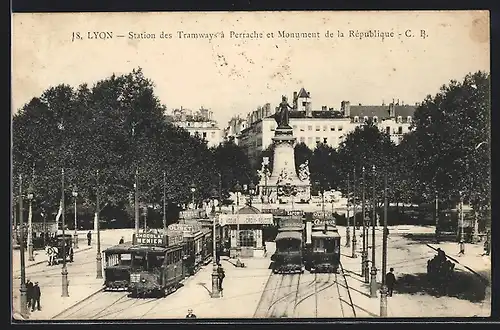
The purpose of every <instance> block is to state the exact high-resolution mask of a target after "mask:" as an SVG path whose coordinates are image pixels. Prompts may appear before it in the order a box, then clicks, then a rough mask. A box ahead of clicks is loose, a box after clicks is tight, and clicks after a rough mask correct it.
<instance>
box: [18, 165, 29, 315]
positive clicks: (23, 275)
mask: <svg viewBox="0 0 500 330" xmlns="http://www.w3.org/2000/svg"><path fill="white" fill-rule="evenodd" d="M23 227H24V226H23V177H22V175H21V174H19V230H20V232H21V240H20V242H19V255H20V256H21V288H20V290H19V291H20V293H21V299H20V303H21V315H22V316H24V317H27V316H28V301H27V296H26V293H27V292H26V291H27V288H26V267H25V264H24V229H23ZM16 239H17V235H16Z"/></svg>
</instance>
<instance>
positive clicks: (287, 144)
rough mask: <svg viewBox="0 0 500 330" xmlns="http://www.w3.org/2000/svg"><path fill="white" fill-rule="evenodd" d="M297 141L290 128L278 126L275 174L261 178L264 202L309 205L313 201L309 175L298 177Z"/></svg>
mask: <svg viewBox="0 0 500 330" xmlns="http://www.w3.org/2000/svg"><path fill="white" fill-rule="evenodd" d="M295 141H296V138H295V137H294V136H293V129H292V128H291V127H290V126H288V125H286V126H278V128H277V129H276V131H275V133H274V137H273V144H274V164H273V165H274V166H273V172H272V174H271V175H270V176H269V177H267V178H266V177H263V178H261V180H260V183H259V192H260V195H261V199H262V201H263V202H269V203H286V204H290V203H300V202H302V203H307V202H309V200H310V199H311V183H310V181H309V176H308V174H307V177H305V178H303V179H302V180H301V179H300V178H299V177H298V176H297V171H296V168H295V152H294V144H295ZM263 172H265V171H263ZM265 199H266V200H265Z"/></svg>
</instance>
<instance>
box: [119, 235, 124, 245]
mask: <svg viewBox="0 0 500 330" xmlns="http://www.w3.org/2000/svg"><path fill="white" fill-rule="evenodd" d="M123 243H125V239H123V236H122V238H120V241H119V242H118V244H123Z"/></svg>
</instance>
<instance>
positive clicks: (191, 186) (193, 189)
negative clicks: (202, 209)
mask: <svg viewBox="0 0 500 330" xmlns="http://www.w3.org/2000/svg"><path fill="white" fill-rule="evenodd" d="M189 189H190V190H191V196H192V199H193V200H192V202H193V210H194V209H195V206H194V193H195V192H196V185H195V184H194V182H193V183H191V185H190V186H189Z"/></svg>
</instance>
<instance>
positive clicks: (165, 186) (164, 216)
mask: <svg viewBox="0 0 500 330" xmlns="http://www.w3.org/2000/svg"><path fill="white" fill-rule="evenodd" d="M166 181H167V173H166V172H165V171H163V230H167V206H166V205H167V204H166V190H165V189H167V184H166Z"/></svg>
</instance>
